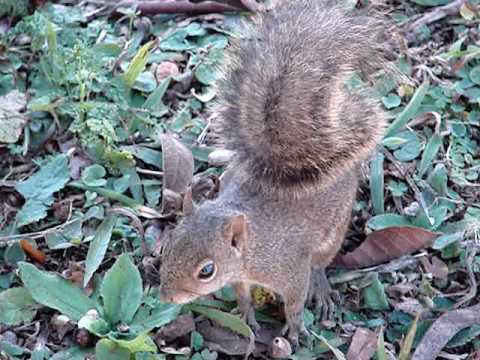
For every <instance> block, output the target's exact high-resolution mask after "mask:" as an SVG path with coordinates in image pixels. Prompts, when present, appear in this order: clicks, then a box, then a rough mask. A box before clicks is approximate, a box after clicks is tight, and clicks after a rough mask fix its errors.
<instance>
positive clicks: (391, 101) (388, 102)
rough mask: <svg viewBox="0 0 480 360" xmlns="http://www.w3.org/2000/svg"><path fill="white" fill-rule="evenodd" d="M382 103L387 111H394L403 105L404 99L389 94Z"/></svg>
mask: <svg viewBox="0 0 480 360" xmlns="http://www.w3.org/2000/svg"><path fill="white" fill-rule="evenodd" d="M382 102H383V105H385V107H386V108H387V109H393V108H396V107H397V106H399V105H400V104H401V103H402V99H401V98H400V96H398V95H396V94H388V95H387V96H384V97H383V98H382Z"/></svg>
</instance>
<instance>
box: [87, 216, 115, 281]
mask: <svg viewBox="0 0 480 360" xmlns="http://www.w3.org/2000/svg"><path fill="white" fill-rule="evenodd" d="M116 221H117V218H116V217H115V216H109V217H107V218H106V219H105V220H103V221H102V223H101V224H100V226H99V227H98V229H97V231H96V232H95V237H94V238H93V240H92V242H91V243H90V246H89V247H88V253H87V259H86V261H85V277H84V278H83V286H87V284H88V282H89V281H90V279H91V278H92V276H93V273H94V272H95V271H97V269H98V267H99V266H100V264H101V263H102V261H103V258H104V257H105V254H106V253H107V248H108V244H109V243H110V238H111V237H112V231H113V227H114V226H115V222H116Z"/></svg>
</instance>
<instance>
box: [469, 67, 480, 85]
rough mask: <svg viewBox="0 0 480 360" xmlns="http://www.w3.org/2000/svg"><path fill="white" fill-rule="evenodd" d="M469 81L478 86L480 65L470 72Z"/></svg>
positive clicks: (479, 83) (479, 82)
mask: <svg viewBox="0 0 480 360" xmlns="http://www.w3.org/2000/svg"><path fill="white" fill-rule="evenodd" d="M470 80H472V81H473V82H474V83H475V84H477V85H480V65H477V66H475V67H474V68H473V69H472V70H471V71H470Z"/></svg>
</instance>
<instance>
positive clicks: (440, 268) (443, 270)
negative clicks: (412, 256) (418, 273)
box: [420, 256, 448, 279]
mask: <svg viewBox="0 0 480 360" xmlns="http://www.w3.org/2000/svg"><path fill="white" fill-rule="evenodd" d="M420 262H421V263H422V266H423V268H424V269H425V272H427V273H430V274H432V276H433V277H434V278H437V279H446V278H447V276H448V266H447V264H445V263H444V262H443V261H442V260H440V259H439V258H438V257H436V256H434V257H432V261H431V262H430V261H429V260H428V259H427V258H426V257H422V258H421V259H420Z"/></svg>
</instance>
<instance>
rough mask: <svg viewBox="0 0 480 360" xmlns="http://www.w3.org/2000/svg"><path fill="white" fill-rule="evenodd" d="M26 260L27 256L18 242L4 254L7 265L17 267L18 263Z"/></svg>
mask: <svg viewBox="0 0 480 360" xmlns="http://www.w3.org/2000/svg"><path fill="white" fill-rule="evenodd" d="M26 258H27V256H26V255H25V252H24V251H23V249H22V247H21V246H20V244H19V243H18V242H15V243H13V244H12V245H10V246H9V247H8V248H7V250H6V251H5V254H3V259H4V260H5V263H7V264H8V265H11V266H17V263H19V262H20V261H25V259H26Z"/></svg>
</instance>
